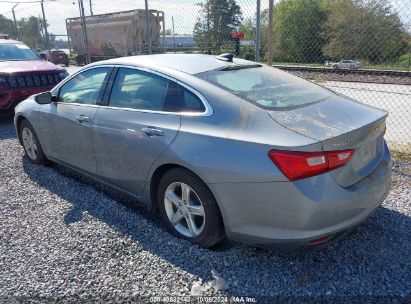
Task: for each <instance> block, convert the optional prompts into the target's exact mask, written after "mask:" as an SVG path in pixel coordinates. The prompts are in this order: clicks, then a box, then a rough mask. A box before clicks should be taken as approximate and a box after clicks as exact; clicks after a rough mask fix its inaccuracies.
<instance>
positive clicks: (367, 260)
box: [22, 157, 411, 297]
mask: <svg viewBox="0 0 411 304" xmlns="http://www.w3.org/2000/svg"><path fill="white" fill-rule="evenodd" d="M22 161H23V168H24V170H25V172H26V174H27V175H28V177H29V178H30V179H31V180H32V181H33V182H35V183H37V184H38V185H39V186H41V187H43V188H44V189H47V190H48V191H50V192H52V193H54V194H56V195H58V196H59V197H60V198H62V199H64V200H65V201H67V202H68V203H70V204H71V205H72V208H71V210H70V211H69V212H68V213H67V214H66V215H65V218H64V221H65V223H66V224H67V225H71V224H72V223H75V222H78V221H82V220H83V218H84V214H85V213H86V214H88V215H89V216H92V217H93V218H95V219H97V220H99V221H101V222H103V223H105V224H107V225H109V226H110V227H111V228H112V229H114V230H115V231H116V232H117V233H119V234H120V235H125V236H130V237H131V238H132V239H133V241H134V242H136V243H138V244H139V245H140V246H142V247H143V250H146V251H149V252H151V253H153V254H155V255H157V256H159V257H160V258H162V259H164V260H166V261H168V262H169V263H171V264H173V265H174V266H176V267H179V268H181V269H183V270H184V271H186V272H188V273H191V274H193V275H195V276H197V277H199V278H202V280H203V281H208V280H210V279H212V277H211V273H210V271H211V270H212V269H216V270H217V271H218V272H219V273H220V274H221V275H222V277H223V278H225V279H226V280H227V281H228V284H229V286H230V287H229V289H228V290H227V291H226V292H225V294H226V295H232V296H238V295H245V294H246V295H252V296H256V297H259V296H263V295H266V293H267V292H269V291H267V288H266V287H265V286H264V284H262V285H261V286H255V285H254V286H253V285H251V286H250V282H249V280H248V279H247V276H246V275H244V272H250V276H251V277H253V279H252V281H261V282H265V280H271V281H272V280H279V282H280V283H279V284H280V286H281V281H282V282H293V283H292V286H288V287H287V288H286V289H287V290H290V288H295V290H296V291H297V293H298V291H301V292H302V291H303V290H306V289H307V288H312V289H316V288H321V290H328V289H327V288H330V290H334V288H335V287H333V286H338V285H339V282H340V288H341V290H340V291H339V292H341V291H344V288H346V289H347V291H346V292H347V294H349V293H351V292H354V295H355V292H356V289H353V290H351V289H350V288H351V287H349V286H350V285H348V287H347V284H348V283H347V282H351V281H353V280H354V281H357V280H358V281H361V282H362V283H361V288H362V289H363V290H369V291H370V292H374V293H378V292H380V290H379V289H380V288H381V290H385V289H384V286H385V285H386V284H387V282H390V280H395V278H396V277H403V276H404V273H403V272H404V271H406V269H404V265H405V264H406V263H405V262H404V265H403V266H402V267H400V265H397V264H396V263H399V261H396V260H394V261H393V260H392V257H393V256H398V253H404V254H405V253H406V252H407V251H408V252H409V251H410V249H411V245H410V243H409V242H408V243H407V242H406V239H408V240H409V233H410V232H411V219H410V217H409V216H406V215H404V214H402V213H399V212H396V211H393V210H390V209H387V208H384V207H380V208H378V209H377V210H376V211H375V212H374V214H373V215H372V216H371V217H370V218H369V219H368V220H367V221H366V222H364V223H363V224H361V225H360V226H358V227H356V228H354V229H353V230H352V231H351V232H350V233H348V234H347V235H346V236H345V237H344V238H342V239H341V240H339V241H336V242H334V243H332V244H330V245H329V246H327V247H324V248H321V249H318V250H312V251H307V252H296V253H290V254H284V253H277V252H273V251H267V250H262V249H256V248H251V247H248V246H245V245H242V244H237V243H233V242H228V243H224V244H223V245H222V246H220V247H217V248H216V249H214V250H207V249H204V248H201V247H199V246H196V245H193V244H191V243H189V242H187V241H184V240H181V239H178V238H176V237H174V236H173V235H171V234H170V233H168V232H167V231H166V230H165V228H164V227H163V225H162V223H161V221H160V220H159V219H158V216H157V214H156V213H154V212H152V211H150V210H148V209H147V208H145V207H142V206H141V205H139V204H138V203H137V202H136V201H135V200H134V199H131V198H129V197H127V196H124V195H121V194H119V193H117V192H115V191H113V190H111V189H109V188H106V187H105V186H102V185H100V184H96V183H95V182H94V181H91V180H90V179H88V178H85V177H84V176H82V175H80V174H78V173H76V172H73V171H72V170H70V169H67V168H64V167H62V166H59V165H55V164H53V165H51V166H48V167H40V166H35V165H33V164H31V163H29V162H28V161H27V159H26V158H25V157H23V159H22ZM88 185H89V186H91V187H88ZM84 188H86V189H84ZM76 189H82V191H77V190H76ZM84 191H86V194H87V195H84V194H85V192H84ZM113 210H116V211H115V212H114V211H113ZM404 238H405V239H404ZM227 244H228V245H227ZM164 246H168V250H164ZM205 257H206V258H205ZM239 257H241V258H239ZM403 258H405V259H406V257H405V256H404V257H403ZM196 265H197V266H196ZM297 265H298V267H297ZM205 266H206V267H205ZM405 268H406V267H405ZM363 269H367V271H363ZM370 271H371V272H380V273H381V274H382V276H381V280H380V281H378V282H376V281H372V280H369V277H368V274H369V272H370ZM255 277H257V278H258V279H255ZM250 280H251V278H250ZM288 284H289V283H288ZM318 284H321V285H322V286H320V287H318V286H317V285H318ZM328 284H330V286H328ZM367 288H368V289H367ZM278 292H279V294H281V292H282V291H281V290H278ZM333 292H334V291H333Z"/></svg>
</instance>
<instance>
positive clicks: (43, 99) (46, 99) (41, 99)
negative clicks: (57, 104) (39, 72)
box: [34, 92, 53, 104]
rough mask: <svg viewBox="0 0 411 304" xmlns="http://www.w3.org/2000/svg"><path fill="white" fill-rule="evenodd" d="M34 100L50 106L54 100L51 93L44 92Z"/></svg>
mask: <svg viewBox="0 0 411 304" xmlns="http://www.w3.org/2000/svg"><path fill="white" fill-rule="evenodd" d="M34 100H35V101H36V102H37V103H38V104H49V103H51V102H52V101H53V98H52V96H51V94H50V92H44V93H40V94H37V95H36V96H34Z"/></svg>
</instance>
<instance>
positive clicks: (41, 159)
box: [19, 120, 47, 165]
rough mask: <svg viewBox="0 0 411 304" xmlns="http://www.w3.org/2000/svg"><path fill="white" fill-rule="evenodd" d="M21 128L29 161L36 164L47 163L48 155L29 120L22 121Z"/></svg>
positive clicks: (22, 139) (21, 136) (21, 135)
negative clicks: (45, 153)
mask: <svg viewBox="0 0 411 304" xmlns="http://www.w3.org/2000/svg"><path fill="white" fill-rule="evenodd" d="M19 130H20V138H21V141H22V144H23V148H24V152H25V154H26V156H27V158H28V159H29V161H30V162H31V163H33V164H36V165H43V164H46V163H47V159H46V156H45V155H44V153H43V149H42V147H41V145H40V141H39V139H38V137H37V134H36V132H35V131H34V128H33V126H32V125H31V124H30V123H29V122H28V121H27V120H23V121H22V122H21V123H20V128H19Z"/></svg>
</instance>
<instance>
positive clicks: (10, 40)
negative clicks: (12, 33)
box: [0, 39, 23, 44]
mask: <svg viewBox="0 0 411 304" xmlns="http://www.w3.org/2000/svg"><path fill="white" fill-rule="evenodd" d="M6 43H13V44H16V43H19V44H23V42H21V41H17V40H12V39H0V44H6Z"/></svg>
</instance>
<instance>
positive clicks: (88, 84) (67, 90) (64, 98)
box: [58, 67, 111, 104]
mask: <svg viewBox="0 0 411 304" xmlns="http://www.w3.org/2000/svg"><path fill="white" fill-rule="evenodd" d="M110 69H111V68H109V67H101V68H94V69H90V70H87V71H84V72H82V73H80V74H77V75H76V76H74V77H73V78H71V79H70V80H69V81H67V82H66V83H65V84H64V85H63V86H62V87H61V88H60V90H59V98H58V99H59V101H60V102H64V103H80V104H96V102H97V100H98V97H99V95H100V93H101V91H102V88H103V83H104V80H105V79H106V77H107V75H108V73H109V71H110Z"/></svg>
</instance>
